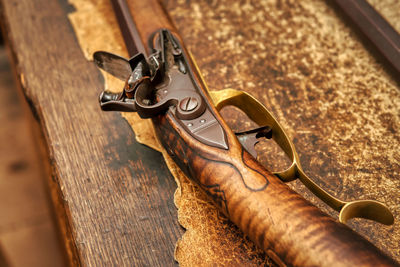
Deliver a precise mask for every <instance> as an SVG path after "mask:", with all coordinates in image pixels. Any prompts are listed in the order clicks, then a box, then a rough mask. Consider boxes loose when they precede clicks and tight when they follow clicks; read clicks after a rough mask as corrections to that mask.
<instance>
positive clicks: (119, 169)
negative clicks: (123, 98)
mask: <svg viewBox="0 0 400 267" xmlns="http://www.w3.org/2000/svg"><path fill="white" fill-rule="evenodd" d="M64 7H65V5H64ZM2 12H3V13H2V24H3V29H4V31H5V32H6V36H7V39H8V42H9V46H10V48H11V50H12V54H13V60H14V63H15V69H16V71H17V75H18V77H19V82H20V83H21V86H22V89H23V92H24V94H25V96H26V98H27V99H28V102H29V103H30V105H31V109H32V112H33V113H34V114H35V116H36V119H37V120H38V121H39V124H40V127H41V130H42V132H43V134H44V138H45V140H46V144H47V146H48V149H49V150H48V153H49V158H50V162H51V167H52V174H53V177H52V179H53V180H54V183H53V186H54V187H56V188H53V192H58V193H59V195H58V197H59V198H60V199H61V200H62V204H63V205H62V206H61V207H62V208H60V207H59V209H58V212H59V217H64V218H68V221H64V224H65V227H66V228H68V229H67V230H65V231H64V233H65V234H66V236H65V237H64V238H65V240H66V241H68V240H69V241H71V240H72V242H67V243H68V244H69V245H68V249H69V253H70V262H71V264H84V265H109V264H116V265H123V264H126V265H127V264H130V265H174V264H175V262H174V260H173V250H174V247H175V242H176V240H177V239H178V237H179V236H180V235H181V232H182V229H181V227H180V226H179V225H178V224H177V222H176V209H175V206H174V204H173V200H172V197H173V193H174V190H175V187H176V185H175V182H174V181H173V179H172V178H171V175H170V174H169V172H168V169H167V168H166V166H165V164H164V163H163V161H162V158H161V155H160V154H158V153H157V152H155V151H153V150H151V149H149V148H147V147H144V146H142V145H140V144H137V143H136V142H135V140H134V136H133V133H132V131H131V129H130V127H129V126H128V125H127V123H126V122H125V121H124V120H123V119H122V118H121V117H120V115H118V114H112V113H109V114H108V113H107V114H106V113H102V112H100V109H99V107H98V103H97V95H98V93H99V91H100V90H101V88H102V86H103V83H102V79H101V77H100V75H99V71H98V70H97V69H96V68H95V67H94V65H93V64H92V63H90V62H88V61H86V60H85V59H84V57H83V55H82V51H81V49H80V47H79V45H78V43H77V42H76V39H75V36H74V33H73V31H72V29H71V27H70V26H69V22H68V20H67V18H66V13H65V9H63V6H62V5H61V4H60V2H59V1H57V0H52V1H46V0H35V1H28V0H27V1H19V0H18V1H16V0H15V1H14V0H13V1H2ZM53 197H54V198H56V197H57V196H55V194H53ZM55 201H57V200H56V199H55Z"/></svg>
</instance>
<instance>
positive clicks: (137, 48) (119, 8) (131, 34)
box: [111, 0, 146, 56]
mask: <svg viewBox="0 0 400 267" xmlns="http://www.w3.org/2000/svg"><path fill="white" fill-rule="evenodd" d="M111 3H112V6H113V9H114V12H115V15H116V17H117V21H118V24H119V27H120V29H121V32H122V36H123V37H124V41H125V45H126V48H127V49H128V53H129V56H134V55H136V54H138V53H143V54H144V55H146V49H145V47H144V45H143V42H142V40H141V38H140V35H139V32H138V30H137V28H136V25H135V22H134V21H133V18H132V15H131V13H130V11H129V7H128V4H127V3H126V0H111Z"/></svg>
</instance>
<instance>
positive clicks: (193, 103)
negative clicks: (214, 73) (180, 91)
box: [179, 97, 199, 111]
mask: <svg viewBox="0 0 400 267" xmlns="http://www.w3.org/2000/svg"><path fill="white" fill-rule="evenodd" d="M198 104H199V103H198V101H197V99H196V98H195V97H185V98H184V99H182V100H181V101H180V102H179V108H180V109H181V110H182V111H192V110H194V109H195V108H196V107H197V106H198Z"/></svg>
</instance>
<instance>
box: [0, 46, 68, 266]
mask: <svg viewBox="0 0 400 267" xmlns="http://www.w3.org/2000/svg"><path fill="white" fill-rule="evenodd" d="M19 94H20V90H17V85H16V84H15V81H14V77H13V72H12V68H11V65H10V62H9V57H8V56H7V49H6V48H5V46H4V43H3V41H2V40H1V45H0V267H3V266H32V267H33V266H40V267H44V266H65V261H64V255H63V254H62V253H63V252H62V251H63V250H62V246H61V239H60V238H59V236H58V231H57V230H56V229H57V228H56V222H55V219H54V215H53V213H52V208H51V202H50V195H49V192H48V189H47V188H46V184H45V179H44V177H45V176H44V175H45V172H44V169H43V166H42V164H41V161H40V157H39V155H40V154H39V151H38V144H36V143H35V142H34V138H33V136H32V129H31V128H32V125H30V120H29V116H32V115H31V114H30V113H29V112H30V110H29V108H28V104H27V103H26V101H25V99H24V98H23V97H22V95H19Z"/></svg>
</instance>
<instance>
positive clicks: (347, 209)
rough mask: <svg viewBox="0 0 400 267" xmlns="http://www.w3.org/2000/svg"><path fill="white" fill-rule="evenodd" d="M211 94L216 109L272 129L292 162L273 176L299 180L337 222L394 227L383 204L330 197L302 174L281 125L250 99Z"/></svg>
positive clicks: (233, 92) (234, 92)
mask: <svg viewBox="0 0 400 267" xmlns="http://www.w3.org/2000/svg"><path fill="white" fill-rule="evenodd" d="M210 95H211V97H212V99H213V102H214V105H215V107H216V108H217V109H218V110H221V109H222V108H223V107H226V106H235V107H237V108H239V109H240V110H242V111H243V112H244V113H245V114H246V115H247V116H248V117H249V118H250V119H251V120H253V121H254V122H255V123H257V124H258V125H259V126H260V127H261V126H266V125H268V126H269V127H271V129H272V139H274V141H275V142H276V143H277V144H278V145H279V146H280V148H281V149H282V150H283V151H284V152H285V154H286V155H287V156H288V157H289V158H290V160H291V161H292V164H291V165H290V167H288V168H287V169H286V170H284V171H282V172H275V173H274V174H275V175H276V176H278V177H279V178H280V179H281V180H282V181H284V182H289V181H293V180H295V179H299V180H300V181H301V182H302V183H303V184H304V185H305V186H306V187H307V188H308V189H309V190H310V191H311V192H312V193H313V194H314V195H316V196H317V197H318V198H320V199H321V200H322V201H324V202H325V203H326V204H327V205H328V206H330V207H331V208H332V209H334V210H336V211H338V212H339V221H340V222H342V223H346V221H347V220H350V219H352V218H364V219H370V220H374V221H376V222H380V223H382V224H386V225H391V224H393V222H394V217H393V214H392V213H391V212H390V210H389V208H388V207H386V205H384V204H383V203H380V202H378V201H375V200H355V201H349V202H346V201H343V200H340V199H338V198H336V197H334V196H332V195H331V194H329V193H328V192H327V191H325V190H324V189H322V188H321V187H320V186H319V185H317V184H316V183H315V182H314V181H312V180H311V179H310V178H309V177H308V176H307V174H305V172H304V171H303V169H302V167H301V164H300V159H299V156H298V154H297V152H296V148H295V146H294V144H293V142H292V141H291V140H290V139H289V137H288V135H287V134H286V132H285V131H284V129H283V128H282V126H281V125H280V123H279V122H278V121H277V120H276V119H275V117H274V116H273V115H272V114H271V113H270V112H269V111H268V110H267V108H266V107H265V106H264V105H263V104H261V103H260V102H259V101H258V100H257V99H255V98H254V97H253V96H251V95H250V94H248V93H246V92H242V91H239V90H234V89H225V90H221V91H210Z"/></svg>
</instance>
